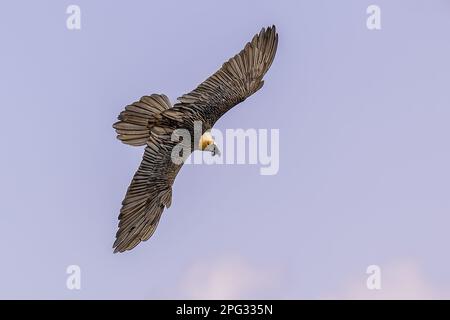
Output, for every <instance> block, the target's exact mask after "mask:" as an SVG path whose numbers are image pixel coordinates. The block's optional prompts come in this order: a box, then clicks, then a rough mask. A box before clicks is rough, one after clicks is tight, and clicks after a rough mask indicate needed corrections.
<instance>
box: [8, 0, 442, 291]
mask: <svg viewBox="0 0 450 320" xmlns="http://www.w3.org/2000/svg"><path fill="white" fill-rule="evenodd" d="M70 4H77V5H79V6H80V8H81V30H68V29H67V28H66V19H67V17H68V15H67V14H66V8H67V7H68V6H69V5H70ZM371 4H376V5H378V6H379V7H380V8H381V30H368V28H367V27H366V19H367V17H368V15H367V13H366V8H367V7H368V6H369V5H371ZM449 15H450V4H449V2H448V1H446V0H432V1H418V0H417V1H413V0H408V1H406V0H403V1H400V0H399V1H387V0H377V1H361V0H353V1H350V0H347V1H332V0H329V1H317V0H314V1H312V0H311V1H298V0H295V1H294V0H293V1H259V0H258V1H240V0H228V1H222V2H220V3H219V2H217V1H206V0H205V1H197V0H195V1H169V0H167V1H126V2H125V1H106V0H97V1H82V0H77V1H42V0H41V1H4V3H3V4H2V10H1V12H0V42H1V59H0V85H1V90H0V101H1V106H2V107H1V119H2V121H1V123H2V124H1V127H2V129H1V132H2V134H1V135H0V142H1V144H2V146H3V148H2V150H3V152H2V155H1V157H0V177H1V179H0V195H1V196H0V198H1V201H0V225H1V229H2V230H1V232H0V241H1V243H2V250H1V254H0V256H1V264H0V298H38V299H43V298H58V299H79V298H87V299H90V298H113V299H115V298H137V299H152V298H288V299H291V298H313V299H316V298H361V297H364V298H380V297H387V298H398V297H399V298H402V297H406V298H408V297H413V298H414V297H419V298H433V297H438V298H439V297H440V298H442V297H445V298H450V257H449V253H448V244H449V242H450V234H449V232H448V226H449V225H450V197H449V193H450V169H449V164H450V149H449V137H450V126H449V121H450V90H449V83H450V60H449V57H450V42H449V41H448V35H449V30H450V19H449ZM272 24H275V25H276V26H277V29H278V32H279V37H280V40H279V48H278V53H277V56H276V58H275V62H274V63H273V65H272V68H271V70H270V71H269V72H268V74H267V75H266V77H265V79H266V81H265V82H266V84H265V86H264V88H263V89H262V90H261V91H259V92H258V93H257V94H256V95H254V96H253V97H251V98H250V99H248V100H247V101H245V102H244V103H243V104H241V105H239V106H238V107H236V108H235V109H233V110H232V111H230V112H229V113H227V114H226V115H225V116H224V117H223V118H222V119H221V120H220V121H219V122H218V123H217V127H218V128H219V129H227V128H243V129H247V128H257V129H258V128H265V129H279V130H280V169H279V172H278V174H277V175H274V176H262V175H260V174H259V167H258V166H257V165H221V166H208V165H191V166H186V167H184V168H183V169H182V171H181V172H180V174H179V176H178V178H177V181H176V183H175V185H174V191H173V192H174V195H173V204H172V207H171V208H170V209H169V210H167V211H165V213H164V215H163V217H162V219H161V223H160V225H159V227H158V229H157V231H156V233H155V235H154V236H153V237H152V238H151V239H150V240H149V241H148V242H146V243H143V244H141V245H139V246H138V247H137V248H135V249H134V250H133V251H131V252H128V253H125V254H120V255H117V254H116V255H113V254H112V248H111V246H112V243H113V240H114V235H115V232H116V226H117V215H118V212H119V209H120V203H121V201H122V198H123V196H124V193H125V191H126V188H127V187H128V184H129V182H130V180H131V177H132V175H133V174H134V172H135V170H136V169H137V167H138V165H139V163H140V161H141V155H142V152H143V150H142V148H133V147H129V146H126V145H123V144H121V143H120V142H119V141H118V140H116V139H115V132H114V130H113V129H112V127H111V125H112V123H113V122H115V120H116V117H117V115H118V113H119V112H120V111H121V110H122V109H123V107H124V106H125V105H126V104H128V103H130V102H132V101H135V100H136V99H138V98H139V97H140V96H142V95H145V94H152V93H165V94H166V95H168V96H169V97H170V99H171V100H172V101H174V100H175V99H176V97H178V96H180V95H181V94H183V93H185V92H188V91H190V90H191V89H193V88H194V87H195V86H196V85H197V84H198V83H200V82H201V81H202V80H204V79H205V78H206V77H207V76H209V75H210V74H212V73H213V72H214V71H215V70H217V68H218V67H220V65H221V64H222V63H223V62H224V61H225V60H226V59H228V58H229V57H231V56H232V55H234V54H235V53H237V52H238V51H239V50H241V48H242V47H243V45H244V44H245V43H246V42H247V41H249V40H250V39H251V37H252V36H253V34H255V33H256V32H258V31H259V30H260V29H261V27H263V26H268V25H272ZM69 265H78V266H79V267H80V268H81V290H69V289H68V288H67V287H66V279H67V277H68V275H67V274H66V268H67V267H68V266H69ZM369 265H378V266H379V267H380V268H381V275H382V289H381V290H375V291H369V290H368V289H367V288H366V279H367V277H368V275H367V274H366V268H367V267H368V266H369Z"/></svg>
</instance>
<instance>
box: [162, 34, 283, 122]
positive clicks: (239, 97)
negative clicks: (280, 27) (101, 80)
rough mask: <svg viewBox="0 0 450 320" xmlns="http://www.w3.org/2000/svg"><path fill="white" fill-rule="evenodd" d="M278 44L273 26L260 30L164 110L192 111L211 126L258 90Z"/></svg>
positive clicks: (168, 112) (174, 111)
mask: <svg viewBox="0 0 450 320" xmlns="http://www.w3.org/2000/svg"><path fill="white" fill-rule="evenodd" d="M277 45H278V34H277V32H276V29H275V26H272V27H269V28H267V29H265V28H263V29H262V30H261V32H260V33H259V34H256V35H255V36H254V37H253V39H252V41H251V42H249V43H247V44H246V46H245V48H244V49H243V50H242V51H241V52H240V53H239V54H237V55H235V56H234V57H233V58H231V59H230V60H228V61H227V62H225V63H224V64H223V65H222V67H221V68H220V69H219V70H218V71H217V72H216V73H214V74H213V75H212V76H210V77H209V78H208V79H206V80H205V81H204V82H203V83H201V84H200V85H199V86H198V87H197V88H196V89H194V90H193V91H191V92H189V93H187V94H185V95H183V96H181V97H180V98H178V101H179V103H177V104H175V105H174V108H172V109H170V110H167V111H166V114H167V115H168V116H170V115H171V114H173V115H174V116H175V115H176V114H179V112H183V110H186V111H189V112H190V113H192V112H194V113H196V114H197V115H198V119H199V120H203V121H206V122H208V123H209V124H210V126H211V127H212V126H213V125H214V123H215V122H216V121H217V120H218V119H219V118H220V117H221V116H222V115H223V114H224V113H225V112H227V111H228V110H230V109H231V108H232V107H234V106H235V105H237V104H238V103H240V102H242V101H244V100H245V99H246V98H248V97H249V96H251V95H252V94H253V93H255V92H256V91H258V90H259V89H261V87H262V86H263V84H264V81H263V77H264V75H265V73H266V72H267V70H269V68H270V66H271V64H272V62H273V59H274V57H275V53H276V51H277Z"/></svg>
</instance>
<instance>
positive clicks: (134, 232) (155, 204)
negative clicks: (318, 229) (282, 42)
mask: <svg viewBox="0 0 450 320" xmlns="http://www.w3.org/2000/svg"><path fill="white" fill-rule="evenodd" d="M277 43H278V35H277V33H276V30H275V27H274V26H273V27H270V28H267V30H266V29H262V30H261V32H260V33H259V34H257V35H255V36H254V37H253V39H252V41H251V42H249V43H247V45H246V46H245V48H244V49H243V50H242V51H241V52H240V53H239V54H238V55H236V56H234V57H233V58H231V59H230V60H229V61H228V62H226V63H224V64H223V66H222V68H221V69H220V70H218V71H217V72H216V73H215V74H213V75H212V76H211V77H209V78H208V79H207V80H205V81H204V82H203V83H202V84H200V85H199V86H198V87H197V88H196V89H195V90H193V91H192V92H190V93H188V94H185V95H183V96H181V97H180V98H178V103H176V104H175V105H173V106H172V104H171V103H170V101H169V99H168V98H167V97H166V96H165V95H162V94H153V95H151V96H144V97H142V98H141V99H140V100H139V101H136V102H134V103H132V104H131V105H128V106H127V107H126V108H125V110H124V111H122V112H121V113H120V115H119V117H118V119H119V121H118V122H116V123H115V124H114V126H113V127H114V128H115V129H116V131H117V133H118V136H117V137H118V139H119V140H121V141H122V142H123V143H125V144H129V145H133V146H142V145H146V147H145V152H144V156H143V160H142V162H141V165H140V166H139V169H138V170H137V172H136V173H135V175H134V177H133V180H132V182H131V184H130V186H129V188H128V190H127V194H126V196H125V199H124V200H123V202H122V208H121V210H120V215H119V220H120V222H119V230H118V231H117V234H116V241H115V242H114V248H115V251H114V252H123V251H126V250H131V249H132V248H134V247H135V246H136V245H138V244H139V243H140V242H141V241H145V240H148V239H149V238H150V237H151V236H152V234H153V233H154V231H155V229H156V227H157V225H158V222H159V219H160V217H161V214H162V212H163V210H164V208H165V207H166V208H169V207H170V205H171V202H172V185H173V183H174V181H175V178H176V176H177V174H178V172H179V170H180V169H181V167H182V165H183V163H182V162H181V163H179V162H177V161H173V158H172V151H173V149H174V147H175V146H176V145H177V144H178V143H179V142H178V141H173V139H172V134H173V133H174V131H175V130H179V129H184V130H186V131H187V132H189V134H190V136H191V137H196V136H197V134H196V132H195V130H196V124H198V123H200V124H201V127H200V130H201V135H200V138H199V140H198V141H196V140H195V139H191V141H190V150H191V151H194V150H209V151H213V153H216V152H215V150H216V146H215V144H214V140H213V138H212V136H211V134H210V133H209V130H210V129H211V128H212V127H213V126H214V124H215V123H216V121H217V120H218V119H219V118H220V117H221V116H222V115H223V114H224V113H226V112H227V111H228V110H229V109H231V108H232V107H233V106H235V105H237V104H239V103H240V102H242V101H244V100H245V99H246V98H247V97H249V96H250V95H252V94H253V93H254V92H256V91H258V90H259V89H260V88H261V87H262V86H263V84H264V81H263V80H262V78H263V76H264V74H265V73H266V72H267V70H268V69H269V67H270V65H271V64H272V61H273V59H274V57H275V53H276V48H277ZM211 147H212V148H211ZM187 156H188V155H186V154H184V155H183V157H184V158H187Z"/></svg>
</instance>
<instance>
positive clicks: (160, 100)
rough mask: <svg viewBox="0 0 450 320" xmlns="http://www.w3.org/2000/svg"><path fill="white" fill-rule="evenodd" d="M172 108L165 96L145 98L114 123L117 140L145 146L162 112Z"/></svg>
mask: <svg viewBox="0 0 450 320" xmlns="http://www.w3.org/2000/svg"><path fill="white" fill-rule="evenodd" d="M170 107H172V105H171V103H170V101H169V98H167V96H165V95H164V94H152V95H151V96H143V97H142V98H141V99H140V100H139V101H136V102H133V103H132V104H130V105H128V106H126V107H125V110H124V111H122V112H121V113H120V114H119V116H118V117H117V118H118V119H119V121H118V122H116V123H114V125H113V128H114V129H116V132H117V139H119V140H120V141H122V142H123V143H125V144H128V145H132V146H142V145H145V144H146V143H147V141H148V139H149V137H150V129H151V127H152V126H153V124H154V123H155V121H156V119H157V117H156V116H157V115H158V114H160V113H161V112H162V111H164V110H166V109H169V108H170Z"/></svg>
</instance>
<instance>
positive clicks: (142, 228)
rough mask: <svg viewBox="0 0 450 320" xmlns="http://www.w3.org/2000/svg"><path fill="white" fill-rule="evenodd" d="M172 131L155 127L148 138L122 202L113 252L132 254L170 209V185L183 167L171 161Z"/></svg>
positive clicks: (173, 143)
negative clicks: (164, 212)
mask: <svg viewBox="0 0 450 320" xmlns="http://www.w3.org/2000/svg"><path fill="white" fill-rule="evenodd" d="M171 130H172V129H170V128H162V127H155V128H153V131H152V132H151V134H150V137H149V140H148V142H147V147H146V148H145V152H144V156H143V159H142V162H141V165H140V166H139V169H138V170H137V172H136V173H135V175H134V177H133V180H132V182H131V184H130V186H129V187H128V190H127V194H126V196H125V199H124V200H123V202H122V208H121V210H120V215H119V220H120V221H119V230H118V231H117V234H116V241H115V242H114V245H113V247H114V248H115V250H114V252H123V251H126V250H131V249H133V248H134V247H136V246H137V245H138V244H139V243H140V242H141V241H146V240H148V239H149V238H150V237H151V236H152V235H153V233H154V232H155V229H156V227H157V225H158V222H159V219H160V217H161V214H162V212H163V210H164V207H166V208H169V207H170V204H171V202H172V184H173V181H174V180H175V177H176V175H177V174H178V171H179V170H180V168H181V166H182V164H176V163H174V162H173V161H172V159H171V152H172V148H173V146H174V145H175V144H176V142H173V141H171V139H170V134H171Z"/></svg>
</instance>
